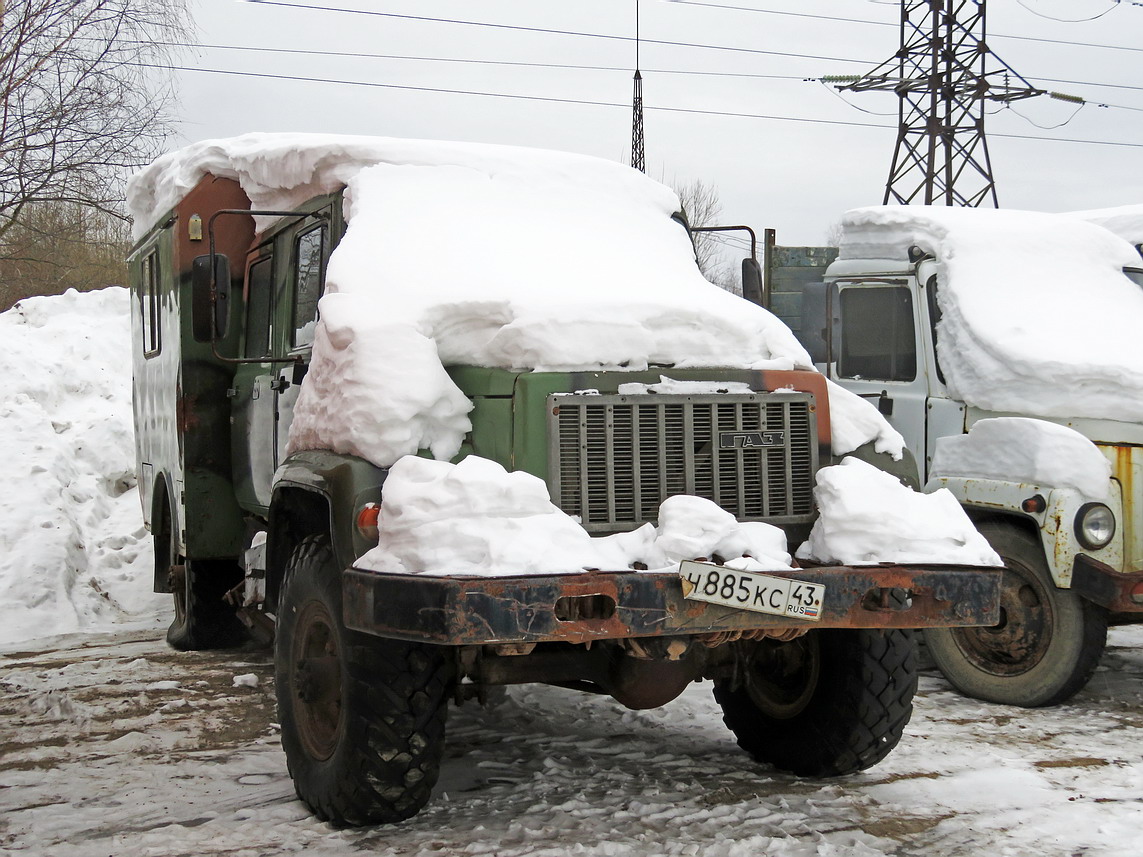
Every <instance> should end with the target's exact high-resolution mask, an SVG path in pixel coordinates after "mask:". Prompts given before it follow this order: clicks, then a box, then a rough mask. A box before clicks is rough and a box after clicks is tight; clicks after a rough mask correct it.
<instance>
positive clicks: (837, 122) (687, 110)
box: [130, 63, 1143, 149]
mask: <svg viewBox="0 0 1143 857" xmlns="http://www.w3.org/2000/svg"><path fill="white" fill-rule="evenodd" d="M130 65H134V66H137V67H139V68H155V69H165V70H169V71H186V72H198V73H201V74H215V75H231V76H236V77H256V78H261V79H268V80H289V81H297V82H303V83H327V84H335V85H340V86H360V87H369V88H378V89H397V90H405V91H412V92H434V93H443V94H448V95H472V96H479V97H485V98H502V99H514V100H521V101H533V102H537V101H538V102H548V103H553V104H575V105H583V106H588V107H621V108H623V109H624V110H629V109H630V105H629V104H624V103H621V102H617V101H590V100H587V99H579V98H557V97H554V96H544V95H519V94H515V93H507V92H484V91H481V90H468V89H446V88H443V87H432V86H407V85H403V84H397V83H376V82H374V81H359V80H340V79H336V78H322V77H306V76H303V75H284V74H269V73H267V72H253V71H233V70H227V69H212V68H195V67H190V66H170V65H160V64H158V63H131V64H130ZM1109 106H1110V105H1109ZM645 109H647V110H655V111H658V112H660V113H682V114H693V115H700V116H723V117H729V118H736V119H765V120H770V121H774V122H797V123H802V124H809V125H831V126H840V127H847V128H876V129H879V130H892V129H893V127H894V126H893V125H885V124H882V123H876V122H849V121H846V120H843V119H813V118H810V117H806V116H775V115H772V114H766V113H742V112H736V111H730V110H703V109H699V108H693V107H666V106H654V105H646V108H645ZM990 136H992V137H1001V138H1005V139H1009V140H1039V141H1045V142H1050V143H1078V144H1086V145H1093V146H1118V147H1123V148H1130V149H1140V148H1143V143H1129V142H1124V141H1117V140H1082V139H1073V138H1068V137H1037V136H1034V135H1029V134H991V135H990Z"/></svg>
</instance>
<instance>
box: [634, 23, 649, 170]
mask: <svg viewBox="0 0 1143 857" xmlns="http://www.w3.org/2000/svg"><path fill="white" fill-rule="evenodd" d="M631 166H633V167H634V168H635V169H637V170H639V172H641V173H645V172H646V171H647V166H646V161H645V160H644V157H643V75H642V74H640V72H639V0H635V91H634V94H633V96H632V101H631Z"/></svg>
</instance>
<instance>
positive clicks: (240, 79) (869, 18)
mask: <svg viewBox="0 0 1143 857" xmlns="http://www.w3.org/2000/svg"><path fill="white" fill-rule="evenodd" d="M639 8H640V28H641V36H642V40H643V41H642V44H641V47H640V53H639V60H640V65H641V67H642V69H643V78H644V84H643V86H644V104H645V109H646V112H645V137H646V160H647V172H648V174H649V175H651V176H653V177H655V178H658V179H660V180H664V181H666V182H668V183H671V184H675V183H678V182H688V181H693V180H696V179H699V180H702V181H704V182H706V183H707V184H709V185H712V186H713V187H715V188H716V189H717V191H718V193H719V196H720V198H721V201H722V206H723V217H722V220H723V221H724V222H731V221H734V222H740V223H747V224H749V225H751V226H753V227H755V228H756V229H762V228H764V227H774V228H776V229H777V230H778V239H779V242H780V243H784V244H820V243H823V241H824V239H825V236H826V233H827V230H828V229H829V227H830V225H831V224H832V223H834V222H836V221H837V219H838V218H839V216H840V215H841V213H842V212H844V211H845V210H846V209H848V208H853V207H856V206H861V205H870V204H879V203H880V202H881V199H882V195H883V193H884V189H885V181H886V176H887V173H888V170H889V164H890V159H891V157H892V154H893V147H894V141H895V135H896V123H897V116H896V110H897V102H896V97H895V96H894V95H892V94H882V93H856V94H855V93H844V94H840V93H838V92H836V90H833V89H831V88H829V87H826V86H824V85H823V84H821V83H819V82H817V79H818V78H820V77H821V76H823V75H828V74H859V73H861V72H863V71H867V70H869V69H871V68H872V67H874V66H875V65H877V64H878V63H880V62H882V61H883V60H885V59H887V58H889V57H891V56H892V54H893V53H894V52H895V51H896V49H897V46H898V39H899V33H898V27H897V25H898V22H899V16H900V6H899V4H898V3H897V2H895V0H800V2H799V0H709V2H690V3H688V2H677V1H674V2H673V0H641V2H640V7H639ZM337 9H347V10H348V9H356V10H362V11H366V12H371V13H386V14H384V15H377V14H353V13H349V12H344V11H335V10H337ZM192 10H193V13H194V17H195V22H196V25H197V30H198V41H199V43H200V44H201V45H204V46H228V47H229V48H243V50H235V49H222V48H221V47H202V48H199V49H197V50H195V51H193V52H191V54H189V55H188V56H185V57H184V58H183V60H182V65H184V66H187V67H188V69H192V68H193V69H194V70H186V71H182V72H180V73H179V75H178V83H179V90H180V99H181V119H182V123H181V128H182V140H180V141H179V142H189V141H192V140H198V139H203V138H207V137H218V136H230V135H234V134H239V133H243V132H247V131H320V132H337V133H354V134H379V135H386V136H398V137H420V138H435V139H447V140H471V141H479V142H492V143H505V144H513V145H525V146H540V147H545V148H553V149H563V150H568V151H575V152H583V153H587V154H593V155H598V156H600V157H604V158H610V159H614V160H620V161H624V162H629V161H630V153H631V108H630V104H631V88H632V82H631V76H632V71H633V68H634V63H635V44H634V41H633V37H634V35H635V0H576V2H570V3H560V2H554V0H419V2H418V0H372V2H369V0H280V2H273V3H270V2H262V3H255V2H248V0H196V2H194V4H193V6H192ZM762 10H768V11H762ZM777 12H785V13H797V14H774V13H777ZM399 16H417V17H419V18H432V19H450V21H452V22H451V23H450V22H446V21H443V20H415V19H413V17H399ZM805 16H821V17H805ZM827 18H841V19H849V20H827ZM1052 18H1069V19H1092V20H1080V21H1071V22H1062V21H1056V20H1052ZM459 22H480V23H483V24H489V25H496V26H476V25H473V24H466V23H459ZM541 30H543V31H551V30H560V31H568V32H570V33H574V34H560V33H553V32H540V31H541ZM988 32H989V38H988V43H989V45H990V47H991V48H992V49H993V51H995V52H996V54H997V55H998V56H999V57H1000V58H1002V59H1003V60H1004V61H1006V62H1007V63H1008V64H1009V65H1010V66H1012V67H1013V68H1014V69H1015V70H1016V71H1018V72H1019V73H1020V74H1022V75H1023V76H1024V77H1025V78H1027V79H1028V80H1029V81H1030V82H1031V83H1032V84H1034V85H1036V86H1038V87H1041V88H1044V89H1048V90H1055V91H1060V92H1064V93H1067V94H1069V95H1076V96H1080V97H1082V98H1084V99H1086V100H1087V101H1088V102H1089V103H1088V104H1086V105H1084V106H1082V108H1079V109H1078V110H1077V105H1075V104H1071V103H1064V102H1060V101H1051V100H1048V99H1047V98H1039V99H1035V100H1031V101H1021V102H1018V103H1016V104H1015V105H1014V109H1005V108H1002V107H1001V106H999V105H995V107H994V109H996V110H997V111H998V112H996V113H995V114H994V115H991V116H989V118H988V120H987V124H986V128H987V130H988V132H989V148H990V153H991V157H992V166H993V173H994V176H995V178H996V182H997V188H998V193H999V197H1000V204H1001V205H1002V206H1004V207H1007V208H1030V209H1038V210H1045V211H1066V210H1074V209H1089V208H1102V207H1107V206H1115V205H1124V204H1128V203H1139V202H1143V175H1141V171H1140V164H1143V75H1140V74H1139V71H1138V70H1139V69H1140V68H1143V63H1141V62H1140V60H1143V55H1141V54H1143V38H1140V35H1141V34H1143V4H1141V3H1138V2H1130V0H1123V2H1118V3H1117V2H1113V0H992V2H991V3H989V20H988ZM603 36H606V37H607V38H602V37H603ZM1013 37H1017V38H1013ZM656 41H657V42H676V43H678V42H682V43H689V45H690V46H679V45H664V44H657V43H656ZM1078 43H1087V45H1090V46H1085V45H1081V44H1078ZM1104 46H1121V47H1120V48H1119V49H1115V48H1111V47H1104ZM251 48H262V49H267V48H268V49H272V50H270V51H266V50H259V51H255V50H249V49H251ZM716 48H719V49H716ZM284 51H297V52H296V53H290V52H284ZM334 53H353V54H358V55H361V54H366V55H371V56H337V55H330V54H334ZM445 60H450V61H445ZM458 60H467V61H468V62H458ZM512 63H516V65H512ZM537 64H539V65H537ZM554 66H559V67H554ZM567 66H591V67H592V68H568V67H567ZM208 70H210V71H208ZM223 71H225V72H242V73H244V74H233V73H230V74H221V73H216V72H223ZM265 75H274V76H281V77H286V78H295V79H273V78H270V77H265ZM299 78H311V79H320V80H321V81H329V82H318V81H316V80H302V79H299ZM334 81H340V82H334ZM355 84H358V85H355ZM361 84H364V85H361ZM382 84H383V85H384V86H382ZM402 87H404V88H402ZM440 90H451V91H440ZM458 91H463V92H464V93H468V94H462V93H461V92H458ZM474 93H494V94H496V95H495V96H494V95H480V94H474ZM498 96H520V97H512V98H509V97H498ZM543 99H551V100H543ZM571 102H591V103H571ZM1100 104H1106V105H1109V106H1107V107H1101V106H1098V105H1100ZM609 105H615V106H609ZM663 108H673V109H674V111H678V110H693V111H708V112H707V113H697V112H695V113H691V112H674V111H672V110H667V109H663ZM1017 111H1019V114H1018V113H1017ZM715 113H728V114H752V116H749V117H743V116H734V115H713V114H715ZM767 117H768V118H767ZM1069 119H1070V121H1068V120H1069ZM794 120H796V121H794ZM1065 122H1066V124H1063V125H1062V126H1061V127H1055V128H1053V127H1052V126H1057V125H1060V123H1065ZM848 123H852V124H848ZM869 126H876V127H869ZM1037 126H1044V128H1043V129H1042V128H1041V127H1037ZM1048 129H1050V130H1048ZM1004 135H1013V136H1004ZM1026 137H1031V138H1036V139H1024V138H1026ZM1041 138H1044V139H1041ZM1047 138H1068V139H1070V140H1080V141H1105V142H1116V143H1123V144H1127V145H1098V144H1095V143H1089V142H1054V141H1051V140H1050V139H1047Z"/></svg>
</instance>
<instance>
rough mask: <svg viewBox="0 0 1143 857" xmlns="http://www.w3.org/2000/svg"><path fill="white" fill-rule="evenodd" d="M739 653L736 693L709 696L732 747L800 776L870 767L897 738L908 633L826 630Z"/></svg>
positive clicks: (725, 689) (913, 679) (912, 645)
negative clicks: (740, 677) (729, 733)
mask: <svg viewBox="0 0 1143 857" xmlns="http://www.w3.org/2000/svg"><path fill="white" fill-rule="evenodd" d="M737 645H739V646H743V652H742V655H743V661H744V663H743V670H744V678H743V680H742V681H741V682H740V683H739V684H740V686H737V687H736V686H733V685H732V683H730V682H716V684H715V688H714V697H715V699H716V700H718V703H719V705H721V706H722V713H723V720H724V722H725V723H726V725H727V726H728V727H730V730H731V731H732V732H733V733H734V735H735V737H736V738H737V739H738V746H740V747H741V748H742V749H743V750H745V751H746V752H747V753H749V754H750V755H751V756H753V757H754V758H755V759H756V760H757V761H759V762H765V763H767V764H770V765H773V766H774V767H776V768H780V769H782V770H785V771H790V772H791V773H794V774H797V775H798V776H803V777H834V776H841V775H843V774H851V773H854V772H855V771H861V770H864V769H865V768H868V767H871V766H873V765H876V764H877V763H878V762H880V761H881V760H882V759H884V758H885V757H886V756H887V755H889V752H890V751H891V750H892V749H893V748H894V747H896V746H897V743H898V742H899V741H900V740H901V734H902V732H903V731H904V729H905V725H906V724H907V723H908V722H909V718H910V717H911V716H912V713H913V694H914V693H916V690H917V659H916V641H915V638H914V636H913V633H912V632H911V631H899V630H889V631H873V630H849V629H825V630H820V631H810V632H809V633H808V634H806V635H805V636H802V637H799V638H798V639H796V640H792V641H790V642H787V643H779V642H775V641H773V640H762V641H759V642H754V643H746V644H742V643H739V644H737Z"/></svg>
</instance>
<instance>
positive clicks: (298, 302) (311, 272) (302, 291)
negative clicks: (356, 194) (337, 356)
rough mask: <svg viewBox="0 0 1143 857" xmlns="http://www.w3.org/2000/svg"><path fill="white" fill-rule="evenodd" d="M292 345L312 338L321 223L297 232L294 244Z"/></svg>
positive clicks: (320, 272) (318, 288)
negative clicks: (307, 230)
mask: <svg viewBox="0 0 1143 857" xmlns="http://www.w3.org/2000/svg"><path fill="white" fill-rule="evenodd" d="M294 250H295V253H294V334H293V340H292V344H293V346H294V348H298V347H299V346H302V345H309V344H310V343H312V342H313V341H314V325H315V324H316V322H317V314H318V312H317V307H318V298H320V297H321V289H322V281H323V280H324V274H325V271H324V263H325V258H324V257H325V227H324V226H321V227H318V228H317V229H311V230H310V231H309V232H304V233H302V234H301V235H299V236H298V240H297V243H296V244H295V247H294Z"/></svg>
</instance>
